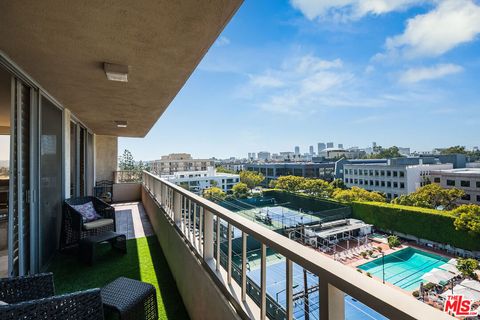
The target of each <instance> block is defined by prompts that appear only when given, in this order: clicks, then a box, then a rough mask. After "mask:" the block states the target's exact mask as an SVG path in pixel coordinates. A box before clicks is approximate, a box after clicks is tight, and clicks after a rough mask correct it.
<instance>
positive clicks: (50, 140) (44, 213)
mask: <svg viewBox="0 0 480 320" xmlns="http://www.w3.org/2000/svg"><path fill="white" fill-rule="evenodd" d="M40 119H41V120H40V203H39V207H40V210H39V229H40V230H39V231H40V233H39V264H40V268H42V267H43V266H45V265H46V263H47V262H48V261H49V260H50V259H51V258H52V257H53V255H54V253H55V251H56V249H57V247H58V243H59V235H60V227H61V218H62V181H63V179H62V172H63V170H62V168H63V165H62V160H63V157H62V142H63V140H62V124H63V114H62V110H60V109H59V108H57V107H56V106H55V105H54V104H53V103H52V102H50V101H49V100H48V99H47V98H45V97H43V96H42V98H41V104H40Z"/></svg>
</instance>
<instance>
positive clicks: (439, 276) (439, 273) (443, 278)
mask: <svg viewBox="0 0 480 320" xmlns="http://www.w3.org/2000/svg"><path fill="white" fill-rule="evenodd" d="M453 277H455V275H454V274H453V273H451V272H448V271H446V270H442V269H437V268H435V269H432V270H431V271H430V272H427V273H425V274H424V275H423V277H422V279H423V280H425V281H428V282H432V283H435V284H441V285H444V284H446V283H448V281H449V280H451V279H452V278H453Z"/></svg>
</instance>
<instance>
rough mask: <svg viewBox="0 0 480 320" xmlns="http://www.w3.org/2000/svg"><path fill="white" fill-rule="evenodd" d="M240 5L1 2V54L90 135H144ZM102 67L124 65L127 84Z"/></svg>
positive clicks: (235, 0)
mask: <svg viewBox="0 0 480 320" xmlns="http://www.w3.org/2000/svg"><path fill="white" fill-rule="evenodd" d="M241 3H242V0H203V1H195V0H181V1H179V0H172V1H170V0H163V1H161V0H142V1H131V0H106V1H90V0H87V1H62V0H42V1H38V0H27V1H1V2H0V50H1V51H3V52H4V53H5V54H6V55H7V56H8V57H9V58H11V59H12V60H13V61H14V62H15V63H16V64H17V65H19V66H20V67H21V68H22V69H23V70H25V71H26V72H27V73H28V74H29V75H30V76H31V77H32V78H33V79H34V80H35V81H36V82H38V83H39V84H40V85H41V86H42V87H43V88H44V89H45V90H46V91H48V92H49V93H50V94H51V95H52V96H53V97H54V98H55V99H56V100H57V101H59V102H60V103H61V104H62V105H63V106H65V107H66V108H69V109H70V110H71V111H72V112H73V113H74V114H75V115H76V116H78V117H79V118H80V120H82V121H83V122H84V123H85V124H86V125H87V126H88V127H90V128H91V129H92V130H93V131H94V132H95V133H97V134H102V135H112V136H129V137H143V136H145V135H146V134H147V133H148V131H149V130H150V129H151V127H152V126H153V125H154V124H155V122H156V121H157V119H158V118H159V117H160V116H161V115H162V113H163V112H164V111H165V109H166V108H167V107H168V105H169V104H170V102H171V101H172V100H173V98H174V97H175V95H176V94H177V93H178V92H179V90H180V89H181V88H182V86H183V85H184V84H185V82H186V81H187V79H188V77H189V76H190V74H191V73H192V72H193V71H194V69H195V68H196V66H197V65H198V63H199V62H200V60H201V59H202V57H203V56H204V55H205V53H206V52H207V50H208V49H209V48H210V46H211V45H212V44H213V43H214V41H215V40H216V39H217V37H218V35H219V34H220V32H221V31H222V30H223V28H224V27H225V25H226V24H227V23H228V21H229V20H230V19H231V18H232V16H233V15H234V13H235V12H236V10H237V9H238V8H239V7H240V5H241ZM105 62H107V63H115V64H121V65H128V68H129V70H128V82H115V81H109V80H107V78H106V75H105V71H104V63H105ZM115 120H120V121H124V120H126V121H128V126H127V128H118V127H117V126H116V124H115V123H114V121H115Z"/></svg>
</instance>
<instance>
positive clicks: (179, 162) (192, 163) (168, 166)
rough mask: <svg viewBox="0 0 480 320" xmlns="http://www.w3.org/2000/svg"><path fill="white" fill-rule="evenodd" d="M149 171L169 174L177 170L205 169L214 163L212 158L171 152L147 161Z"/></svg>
mask: <svg viewBox="0 0 480 320" xmlns="http://www.w3.org/2000/svg"><path fill="white" fill-rule="evenodd" d="M148 164H149V166H150V169H151V172H152V173H154V174H157V175H160V176H161V175H170V174H174V173H175V172H179V171H205V170H207V168H208V167H213V166H214V165H215V162H214V160H212V159H193V158H192V155H191V154H189V153H171V154H169V155H166V156H162V157H161V159H160V160H153V161H149V163H148Z"/></svg>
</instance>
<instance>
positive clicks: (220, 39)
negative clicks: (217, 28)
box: [215, 36, 230, 47]
mask: <svg viewBox="0 0 480 320" xmlns="http://www.w3.org/2000/svg"><path fill="white" fill-rule="evenodd" d="M229 44H230V39H229V38H227V37H225V36H220V37H218V39H217V41H215V45H216V46H217V47H223V46H228V45H229Z"/></svg>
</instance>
